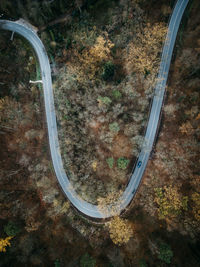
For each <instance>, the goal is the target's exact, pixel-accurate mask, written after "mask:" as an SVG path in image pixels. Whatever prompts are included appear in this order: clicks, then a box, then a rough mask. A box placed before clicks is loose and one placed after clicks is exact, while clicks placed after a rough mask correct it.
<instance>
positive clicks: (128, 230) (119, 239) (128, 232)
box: [106, 216, 134, 245]
mask: <svg viewBox="0 0 200 267" xmlns="http://www.w3.org/2000/svg"><path fill="white" fill-rule="evenodd" d="M106 226H107V227H108V229H109V234H110V238H111V239H112V241H113V243H114V244H116V245H123V244H126V243H127V242H128V241H129V239H130V238H131V237H133V234H134V230H133V225H132V224H131V223H130V222H129V221H128V220H125V219H122V218H120V217H119V216H115V217H113V218H112V219H111V220H110V221H109V222H108V223H106Z"/></svg>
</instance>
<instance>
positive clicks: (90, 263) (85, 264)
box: [80, 253, 96, 267]
mask: <svg viewBox="0 0 200 267" xmlns="http://www.w3.org/2000/svg"><path fill="white" fill-rule="evenodd" d="M80 266H81V267H95V266H96V260H95V259H94V258H92V257H91V256H90V255H89V254H87V253H86V254H84V255H83V256H82V257H81V259H80Z"/></svg>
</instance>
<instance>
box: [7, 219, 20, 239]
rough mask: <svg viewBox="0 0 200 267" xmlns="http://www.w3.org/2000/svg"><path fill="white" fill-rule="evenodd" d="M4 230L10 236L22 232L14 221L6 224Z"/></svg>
mask: <svg viewBox="0 0 200 267" xmlns="http://www.w3.org/2000/svg"><path fill="white" fill-rule="evenodd" d="M4 232H5V233H6V234H7V235H8V236H15V235H16V234H18V233H19V232H20V229H19V227H18V226H17V225H16V224H14V223H13V222H8V223H7V224H6V225H5V226H4Z"/></svg>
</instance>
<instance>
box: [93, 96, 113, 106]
mask: <svg viewBox="0 0 200 267" xmlns="http://www.w3.org/2000/svg"><path fill="white" fill-rule="evenodd" d="M97 100H98V102H99V104H105V105H109V104H110V103H111V102H112V100H111V99H110V98H109V97H107V96H104V97H103V96H99V97H98V99H97Z"/></svg>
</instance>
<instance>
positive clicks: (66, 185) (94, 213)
mask: <svg viewBox="0 0 200 267" xmlns="http://www.w3.org/2000/svg"><path fill="white" fill-rule="evenodd" d="M188 2H189V0H178V1H177V3H176V6H175V8H174V10H173V13H172V16H171V19H170V23H169V26H168V33H167V36H166V40H165V44H164V46H163V51H162V58H161V63H160V69H159V74H158V80H157V84H156V86H155V91H154V97H153V102H152V106H151V113H150V117H149V121H148V125H147V129H146V133H145V137H144V140H145V141H144V144H143V147H142V149H141V152H140V154H139V156H138V159H137V163H136V166H135V169H134V170H133V173H132V175H131V177H130V180H129V183H128V186H127V187H126V189H125V191H124V192H123V194H122V196H121V197H120V199H119V200H118V201H117V209H118V213H120V212H121V211H123V210H124V209H125V208H126V207H127V206H128V205H129V203H130V202H131V200H132V199H133V197H134V195H135V193H136V191H137V189H138V186H139V184H140V182H141V179H142V176H143V174H144V171H145V169H146V165H147V162H148V160H149V157H150V153H151V150H152V147H153V144H154V139H155V137H156V132H157V128H158V127H159V119H160V114H161V109H162V104H163V98H164V94H165V87H166V82H167V77H168V73H169V67H170V63H171V58H172V52H173V48H174V44H175V40H176V36H177V32H178V28H179V25H180V22H181V19H182V16H183V13H184V10H185V8H186V6H187V4H188ZM0 28H1V29H3V30H9V31H12V32H16V33H18V34H20V35H22V36H23V37H24V38H26V39H27V40H28V41H29V42H30V44H31V45H32V47H33V48H34V50H35V52H36V54H37V57H38V60H39V63H40V68H41V74H42V82H43V91H44V102H45V111H46V120H47V126H48V136H49V145H50V151H51V157H52V161H53V166H54V170H55V173H56V177H57V179H58V182H59V184H60V186H61V188H62V190H63V192H64V194H65V195H66V196H67V198H68V199H69V200H70V201H71V203H72V204H73V205H74V206H75V207H76V208H77V209H78V210H79V211H80V212H82V213H83V214H85V215H87V216H89V217H92V218H108V217H111V216H112V215H113V214H112V212H108V213H102V212H101V211H99V210H98V207H97V206H96V205H93V204H90V203H88V202H86V201H84V200H82V199H81V198H80V196H79V195H78V194H77V193H76V192H75V191H74V189H73V187H72V186H71V184H70V182H69V179H68V177H67V175H66V173H65V170H64V168H63V163H62V158H61V153H60V147H59V141H58V131H57V124H56V113H55V106H54V96H53V89H52V79H51V69H50V64H49V59H48V56H47V53H46V50H45V47H44V45H43V43H42V42H41V40H40V38H39V37H38V35H37V33H36V31H35V30H34V28H33V27H32V26H31V25H29V24H28V23H26V22H25V21H23V20H19V21H16V22H13V21H8V20H0ZM108 210H109V209H108Z"/></svg>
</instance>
